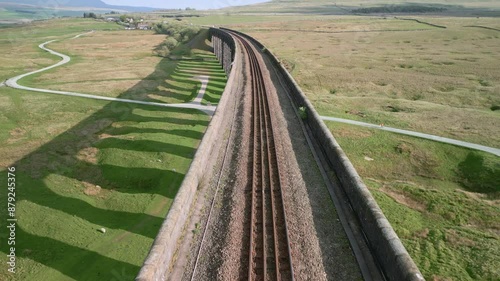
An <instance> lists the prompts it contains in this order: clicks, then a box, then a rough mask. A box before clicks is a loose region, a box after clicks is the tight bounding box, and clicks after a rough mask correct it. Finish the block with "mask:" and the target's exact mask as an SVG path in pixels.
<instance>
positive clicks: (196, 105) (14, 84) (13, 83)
mask: <svg viewBox="0 0 500 281" xmlns="http://www.w3.org/2000/svg"><path fill="white" fill-rule="evenodd" d="M91 32H92V31H91ZM91 32H87V33H82V34H79V35H76V36H75V37H73V38H71V39H76V38H78V37H80V36H82V35H85V34H88V33H91ZM55 41H57V40H50V41H47V42H45V43H42V44H40V45H38V47H39V48H40V49H42V50H45V51H47V52H49V53H51V54H53V55H55V56H58V57H60V58H62V60H61V61H60V62H58V63H56V64H54V65H51V66H48V67H45V68H42V69H39V70H35V71H32V72H28V73H25V74H21V75H18V76H16V77H13V78H10V79H8V80H7V81H6V82H5V85H7V86H9V87H11V88H15V89H20V90H26V91H32V92H39V93H47V94H56V95H65V96H73V97H80V98H88V99H96V100H106V101H115V102H125V103H134V104H143V105H151V106H161V107H175V108H189V109H197V110H201V111H203V112H205V113H206V114H208V115H210V116H212V115H213V114H214V113H215V109H216V106H207V105H201V104H200V102H196V101H194V102H189V103H172V104H167V103H159V102H148V101H139V100H131V99H121V98H110V97H104V96H98V95H90V94H83V93H76V92H66V91H55V90H49V89H40V88H32V87H26V86H22V85H19V84H18V81H19V80H21V79H23V78H25V77H27V76H30V75H33V74H36V73H40V72H43V71H47V70H50V69H52V68H56V67H58V66H61V65H64V64H67V63H68V62H70V61H71V58H70V57H69V56H67V55H65V54H61V53H58V52H56V51H54V50H51V49H49V48H47V47H45V45H47V44H50V43H52V42H55ZM204 80H205V79H204ZM206 81H207V83H208V77H207V78H206ZM205 88H206V85H205ZM202 89H203V82H202V88H201V89H200V91H201V90H202ZM204 92H205V91H204V90H203V93H204ZM199 100H200V101H201V97H200V99H199Z"/></svg>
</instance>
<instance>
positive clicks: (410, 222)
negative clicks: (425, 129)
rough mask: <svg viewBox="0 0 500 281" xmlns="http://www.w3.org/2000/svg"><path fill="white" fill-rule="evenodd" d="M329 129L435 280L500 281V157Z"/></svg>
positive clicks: (429, 277)
mask: <svg viewBox="0 0 500 281" xmlns="http://www.w3.org/2000/svg"><path fill="white" fill-rule="evenodd" d="M327 125H328V127H329V128H330V129H331V130H332V133H333V134H334V135H335V137H336V139H337V140H338V142H339V144H340V145H341V147H342V148H343V149H344V151H345V152H346V153H347V155H348V157H349V159H350V160H351V161H352V163H353V165H354V166H355V167H356V169H357V171H358V172H359V174H360V176H361V177H362V178H363V179H364V181H365V183H366V184H367V186H368V187H369V188H370V191H371V192H372V194H373V195H374V197H375V198H376V200H377V202H378V204H379V205H380V207H381V208H382V210H383V211H384V214H385V215H386V216H387V218H388V219H389V221H390V222H391V224H392V226H393V227H394V229H395V231H396V233H397V234H398V235H399V237H400V238H401V239H402V241H403V243H404V245H405V246H406V248H407V250H408V252H409V253H410V255H411V256H412V257H413V259H414V260H415V262H416V263H417V265H418V266H419V268H420V270H421V271H422V273H423V274H424V276H425V278H426V279H427V280H498V278H499V277H500V272H499V268H500V261H499V260H498V256H499V255H500V245H499V237H498V233H499V230H500V221H499V219H498V214H499V213H500V207H499V204H498V203H499V199H500V190H499V185H498V183H499V179H500V162H499V160H498V157H497V156H493V155H491V154H487V153H482V152H476V151H473V150H468V149H464V148H458V147H454V146H452V145H445V144H440V143H436V142H432V141H427V140H420V139H417V138H411V137H406V136H400V135H396V134H392V133H388V132H383V131H378V130H373V129H365V128H359V127H354V126H350V125H343V124H338V123H333V122H327Z"/></svg>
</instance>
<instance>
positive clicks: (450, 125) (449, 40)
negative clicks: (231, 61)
mask: <svg viewBox="0 0 500 281" xmlns="http://www.w3.org/2000/svg"><path fill="white" fill-rule="evenodd" d="M433 20H434V19H429V21H433ZM437 22H439V23H440V24H445V25H446V24H447V25H448V28H446V29H441V28H435V27H432V26H428V25H424V24H420V23H416V22H413V21H405V20H398V19H389V18H386V19H384V18H375V19H366V18H362V17H355V18H353V17H341V18H335V19H330V20H311V21H297V22H295V23H278V24H274V23H269V24H253V25H252V26H251V27H249V26H244V25H235V26H234V27H235V28H239V29H241V30H244V31H246V32H248V33H249V34H251V35H254V36H255V37H256V38H258V39H259V40H261V41H262V42H263V43H264V44H265V45H266V46H267V47H268V48H269V49H270V50H272V51H274V52H275V53H276V54H277V55H278V56H279V57H280V58H281V59H282V60H283V61H284V62H285V63H286V64H287V65H288V68H289V70H290V71H291V73H292V75H294V77H295V78H296V80H297V81H298V82H299V84H300V85H301V87H302V89H303V90H305V92H306V93H307V94H308V97H309V98H310V100H311V101H312V102H313V104H314V105H315V106H316V108H317V109H318V111H319V113H320V114H323V115H335V116H339V117H346V118H351V119H356V120H360V121H366V122H371V123H375V124H382V123H383V124H385V125H387V126H394V127H399V128H405V129H411V130H415V131H421V132H426V133H431V134H436V135H441V136H445V137H451V138H457V139H461V140H466V141H471V142H476V143H480V144H484V145H490V146H496V147H499V146H500V135H499V134H498V130H497V128H498V124H499V122H500V117H499V115H498V111H497V108H498V106H499V105H500V85H498V83H497V82H496V81H499V80H500V71H499V68H498V67H497V64H498V61H500V57H499V55H498V54H500V49H499V47H498V46H499V44H498V42H499V38H500V33H499V32H498V31H495V30H487V29H481V28H472V27H463V26H464V25H485V26H490V25H492V26H494V25H495V23H496V20H495V19H476V18H474V19H462V20H461V21H459V20H451V21H450V22H449V23H447V22H445V21H444V20H443V19H440V20H439V21H437ZM299 33H300V35H299ZM289 42H294V44H290V43H289ZM330 62H334V63H330Z"/></svg>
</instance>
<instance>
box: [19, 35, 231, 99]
mask: <svg viewBox="0 0 500 281" xmlns="http://www.w3.org/2000/svg"><path fill="white" fill-rule="evenodd" d="M205 32H206V31H203V35H206V34H205ZM205 38H206V36H199V37H197V38H195V42H194V45H195V46H198V48H199V49H198V50H199V52H195V53H193V54H191V55H192V57H194V58H197V59H200V60H184V61H175V60H169V59H162V58H161V57H158V56H153V51H152V50H151V49H148V48H144V47H145V46H151V44H153V45H159V44H160V43H161V42H162V41H163V40H164V39H165V36H163V35H158V34H154V33H152V32H148V31H142V30H119V31H112V32H110V31H98V32H94V33H91V34H87V35H85V36H82V37H79V38H77V39H72V40H62V41H59V42H54V43H52V44H49V45H47V47H49V48H52V49H53V50H56V51H59V52H62V53H64V54H67V55H69V56H70V57H71V58H72V61H71V62H70V63H69V64H67V65H64V66H62V67H59V68H56V69H53V70H50V71H47V72H43V73H39V74H36V75H33V76H28V77H26V78H24V79H23V80H21V81H20V84H22V85H27V86H33V87H39V88H46V89H52V90H61V91H77V92H82V93H88V94H95V95H101V96H108V97H117V96H120V97H122V98H131V99H136V100H145V101H155V102H158V101H160V102H167V103H182V102H188V101H190V100H192V99H193V98H194V97H195V96H196V94H197V93H198V90H199V88H200V85H201V84H200V82H199V81H198V80H197V79H196V78H193V77H194V76H197V75H208V76H210V79H209V84H208V87H207V93H206V97H205V100H206V102H211V103H217V102H218V99H219V98H220V95H221V94H222V91H223V90H224V85H225V81H226V77H225V73H224V71H222V70H221V68H220V65H219V63H218V62H217V60H216V59H215V57H214V56H213V55H211V54H210V53H209V52H208V51H207V48H208V45H207V42H205ZM138 47H139V48H138ZM185 48H188V47H186V46H179V48H178V49H185ZM180 51H183V52H182V53H186V51H185V50H174V53H175V52H180ZM202 51H203V52H202ZM117 52H119V53H117ZM118 55H121V56H124V57H127V58H129V59H128V60H119V59H117V56H118ZM82 58H89V59H86V60H82ZM155 65H156V67H155V69H152V66H155ZM171 69H175V71H174V72H171V71H170V70H171ZM148 74H149V75H148ZM165 77H167V79H165ZM139 82H140V85H141V87H140V88H139V87H134V85H137V84H138V83H139ZM132 88H133V90H128V91H127V89H132ZM125 91H127V92H126V93H124V92H125Z"/></svg>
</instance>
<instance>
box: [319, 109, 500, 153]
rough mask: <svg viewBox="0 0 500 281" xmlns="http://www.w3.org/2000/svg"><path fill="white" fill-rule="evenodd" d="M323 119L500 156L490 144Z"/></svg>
mask: <svg viewBox="0 0 500 281" xmlns="http://www.w3.org/2000/svg"><path fill="white" fill-rule="evenodd" d="M321 119H323V120H326V121H333V122H339V123H345V124H350V125H356V126H362V127H367V128H372V129H379V130H384V131H388V132H393V133H398V134H403V135H407V136H413V137H418V138H423V139H428V140H433V141H438V142H442V143H448V144H453V145H457V146H461V147H466V148H471V149H475V150H481V151H485V152H488V153H492V154H495V155H497V156H500V149H498V148H494V147H489V146H484V145H479V144H475V143H470V142H465V141H460V140H454V139H449V138H444V137H440V136H435V135H429V134H424V133H419V132H414V131H408V130H402V129H396V128H391V127H386V126H380V125H374V124H370V123H365V122H359V121H354V120H349V119H342V118H336V117H329V116H321Z"/></svg>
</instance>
